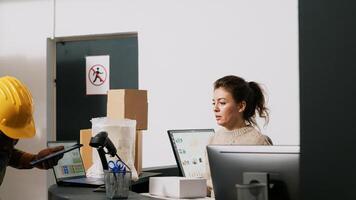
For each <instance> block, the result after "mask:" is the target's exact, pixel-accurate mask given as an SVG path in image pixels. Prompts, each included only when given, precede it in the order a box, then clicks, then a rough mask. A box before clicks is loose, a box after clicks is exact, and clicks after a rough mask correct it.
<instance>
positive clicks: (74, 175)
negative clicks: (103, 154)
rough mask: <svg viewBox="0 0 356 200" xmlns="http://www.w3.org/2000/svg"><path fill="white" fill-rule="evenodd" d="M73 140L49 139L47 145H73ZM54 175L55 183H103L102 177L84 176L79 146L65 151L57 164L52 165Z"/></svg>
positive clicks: (90, 185)
mask: <svg viewBox="0 0 356 200" xmlns="http://www.w3.org/2000/svg"><path fill="white" fill-rule="evenodd" d="M76 143H77V142H75V141H51V142H48V143H47V146H48V147H55V146H64V147H67V146H73V145H75V144H76ZM53 173H54V177H55V179H56V182H57V185H68V186H85V187H98V186H101V185H103V184H105V183H104V179H103V178H91V177H86V174H85V168H84V164H83V160H82V157H81V156H80V151H79V148H78V149H75V150H73V151H70V152H67V153H65V154H64V155H63V158H62V159H60V160H59V161H58V164H57V165H56V166H54V167H53Z"/></svg>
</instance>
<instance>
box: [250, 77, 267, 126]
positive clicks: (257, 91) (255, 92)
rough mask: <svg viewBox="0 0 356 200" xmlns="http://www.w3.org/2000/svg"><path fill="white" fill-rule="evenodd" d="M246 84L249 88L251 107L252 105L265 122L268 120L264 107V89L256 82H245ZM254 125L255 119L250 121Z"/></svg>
mask: <svg viewBox="0 0 356 200" xmlns="http://www.w3.org/2000/svg"><path fill="white" fill-rule="evenodd" d="M247 83H248V86H249V87H250V88H251V92H252V94H251V107H253V110H254V111H257V114H258V115H259V116H260V117H261V118H264V119H265V124H267V123H268V121H269V113H268V108H267V107H266V100H265V95H264V91H263V90H262V88H261V86H260V85H259V84H258V83H256V82H253V81H251V82H247ZM252 123H254V124H255V125H257V123H256V121H255V120H254V121H252Z"/></svg>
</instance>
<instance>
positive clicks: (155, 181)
mask: <svg viewBox="0 0 356 200" xmlns="http://www.w3.org/2000/svg"><path fill="white" fill-rule="evenodd" d="M149 193H150V195H155V196H162V197H171V198H178V199H179V198H204V197H206V194H207V185H206V179H203V178H186V177H175V176H169V177H150V182H149Z"/></svg>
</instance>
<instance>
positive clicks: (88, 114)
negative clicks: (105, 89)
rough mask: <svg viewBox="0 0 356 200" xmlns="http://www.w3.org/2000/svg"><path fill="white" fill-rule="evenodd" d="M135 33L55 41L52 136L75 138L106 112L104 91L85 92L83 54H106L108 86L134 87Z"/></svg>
mask: <svg viewBox="0 0 356 200" xmlns="http://www.w3.org/2000/svg"><path fill="white" fill-rule="evenodd" d="M137 45H138V44H137V36H129V37H122V38H110V39H94V40H81V41H68V42H57V43H56V51H57V52H56V58H57V61H56V64H57V65H56V137H57V140H77V141H79V131H80V129H88V128H91V122H90V119H92V118H95V117H105V116H106V107H107V105H106V103H107V96H106V95H86V71H85V70H86V62H85V57H86V56H94V55H110V89H122V88H128V89H137V88H138V46H137Z"/></svg>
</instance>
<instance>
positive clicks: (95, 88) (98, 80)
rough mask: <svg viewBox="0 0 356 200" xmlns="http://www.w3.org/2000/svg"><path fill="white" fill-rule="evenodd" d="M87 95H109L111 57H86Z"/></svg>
mask: <svg viewBox="0 0 356 200" xmlns="http://www.w3.org/2000/svg"><path fill="white" fill-rule="evenodd" d="M85 60H86V90H87V92H86V93H87V95H98V94H99V95H102V94H105V95H106V94H107V92H108V90H109V89H110V56H109V55H102V56H86V57H85Z"/></svg>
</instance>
